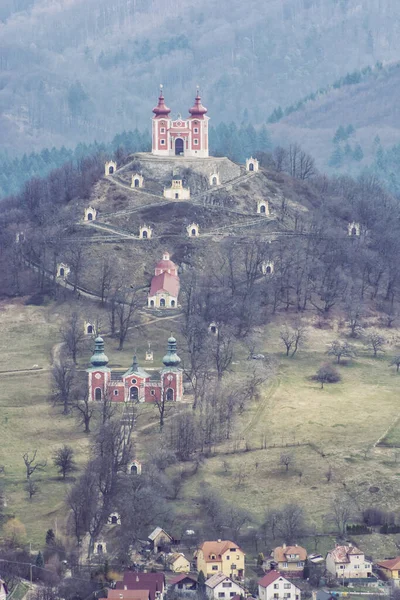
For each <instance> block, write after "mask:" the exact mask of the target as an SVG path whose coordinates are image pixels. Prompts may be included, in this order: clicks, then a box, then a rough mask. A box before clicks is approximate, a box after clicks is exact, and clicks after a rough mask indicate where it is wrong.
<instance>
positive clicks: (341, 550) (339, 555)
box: [328, 546, 364, 564]
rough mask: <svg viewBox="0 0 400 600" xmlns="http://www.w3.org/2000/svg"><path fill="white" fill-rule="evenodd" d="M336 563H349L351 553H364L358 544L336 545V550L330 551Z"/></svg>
mask: <svg viewBox="0 0 400 600" xmlns="http://www.w3.org/2000/svg"><path fill="white" fill-rule="evenodd" d="M328 554H330V555H331V557H332V558H333V560H334V562H335V563H339V564H340V563H349V562H350V560H349V558H348V557H349V555H351V554H354V555H364V552H361V550H359V549H358V548H357V547H356V546H336V548H335V549H334V550H331V551H330V552H328Z"/></svg>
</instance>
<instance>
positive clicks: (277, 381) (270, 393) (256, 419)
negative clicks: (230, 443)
mask: <svg viewBox="0 0 400 600" xmlns="http://www.w3.org/2000/svg"><path fill="white" fill-rule="evenodd" d="M280 385H281V378H280V376H279V375H276V377H275V378H274V379H273V380H272V382H271V384H270V385H269V388H268V389H267V391H266V393H265V397H264V398H263V399H262V401H261V402H260V405H259V406H258V407H257V410H256V412H255V413H254V415H253V417H252V418H251V420H250V422H249V423H248V424H247V425H246V427H244V429H243V430H242V432H241V437H242V438H245V436H246V435H247V434H248V433H249V432H250V431H252V430H254V428H255V427H256V425H257V424H258V423H260V421H262V420H263V417H264V416H265V415H264V413H265V411H266V410H267V409H270V408H271V406H270V404H269V402H270V400H272V399H273V397H274V396H275V394H276V392H277V391H278V389H279V386H280Z"/></svg>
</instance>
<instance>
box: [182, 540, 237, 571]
mask: <svg viewBox="0 0 400 600" xmlns="http://www.w3.org/2000/svg"><path fill="white" fill-rule="evenodd" d="M194 557H195V560H196V569H197V571H198V572H200V571H203V573H204V575H205V577H206V578H208V577H211V575H215V574H216V573H223V574H224V575H226V576H227V577H232V578H234V579H240V580H242V579H244V557H245V553H244V552H243V550H241V549H240V548H239V546H238V545H237V544H235V543H234V542H231V541H230V540H217V541H215V542H203V544H202V545H201V546H200V547H199V548H198V549H197V551H196V552H195V556H194Z"/></svg>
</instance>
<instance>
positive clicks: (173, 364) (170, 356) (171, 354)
mask: <svg viewBox="0 0 400 600" xmlns="http://www.w3.org/2000/svg"><path fill="white" fill-rule="evenodd" d="M163 364H164V366H165V367H166V368H167V369H176V368H177V367H179V365H180V364H181V359H180V358H179V356H178V355H177V353H176V339H175V338H174V336H172V335H171V337H169V338H168V350H167V354H166V355H165V356H164V358H163Z"/></svg>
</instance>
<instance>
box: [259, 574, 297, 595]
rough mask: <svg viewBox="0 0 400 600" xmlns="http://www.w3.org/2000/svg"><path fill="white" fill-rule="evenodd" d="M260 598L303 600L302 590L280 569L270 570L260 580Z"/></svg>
mask: <svg viewBox="0 0 400 600" xmlns="http://www.w3.org/2000/svg"><path fill="white" fill-rule="evenodd" d="M258 597H259V598H260V600H285V599H286V600H301V591H300V589H299V588H298V587H297V586H295V585H294V583H292V582H291V581H289V580H288V579H286V577H284V576H283V575H282V574H281V573H279V572H278V571H269V573H266V575H264V577H262V578H261V579H259V581H258Z"/></svg>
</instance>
